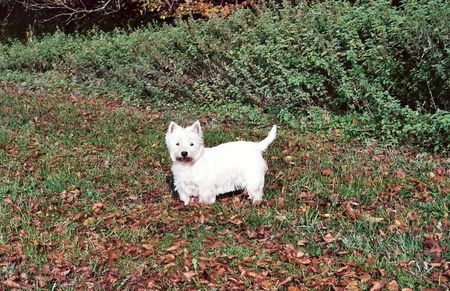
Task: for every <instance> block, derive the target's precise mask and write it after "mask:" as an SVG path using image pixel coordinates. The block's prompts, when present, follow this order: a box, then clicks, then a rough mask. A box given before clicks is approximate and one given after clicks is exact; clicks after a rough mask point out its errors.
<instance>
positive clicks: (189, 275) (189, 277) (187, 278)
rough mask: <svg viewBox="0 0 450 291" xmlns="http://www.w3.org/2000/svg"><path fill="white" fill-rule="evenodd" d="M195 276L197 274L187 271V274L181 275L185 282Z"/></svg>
mask: <svg viewBox="0 0 450 291" xmlns="http://www.w3.org/2000/svg"><path fill="white" fill-rule="evenodd" d="M196 275H197V273H195V272H194V271H189V272H184V273H183V276H184V277H185V278H186V280H188V281H191V280H192V278H193V277H194V276H196Z"/></svg>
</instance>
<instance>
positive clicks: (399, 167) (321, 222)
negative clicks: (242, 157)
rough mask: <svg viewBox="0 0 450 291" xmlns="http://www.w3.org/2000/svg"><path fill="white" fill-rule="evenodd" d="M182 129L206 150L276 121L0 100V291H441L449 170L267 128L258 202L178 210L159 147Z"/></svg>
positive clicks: (19, 96) (403, 155) (97, 103)
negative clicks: (190, 129)
mask: <svg viewBox="0 0 450 291" xmlns="http://www.w3.org/2000/svg"><path fill="white" fill-rule="evenodd" d="M197 118H199V119H200V121H201V122H202V123H203V125H204V131H205V142H206V144H207V145H209V146H213V145H217V144H219V143H221V142H225V141H232V140H237V139H245V140H256V141H257V140H260V139H262V138H264V137H265V135H266V133H267V131H268V130H269V129H270V127H271V125H272V124H273V123H277V121H276V120H275V119H274V118H273V117H271V116H269V115H266V114H264V113H262V112H259V111H258V110H256V109H251V108H248V107H245V106H234V105H214V106H203V107H202V106H193V105H191V104H182V105H169V104H164V103H161V102H159V103H154V104H147V105H140V106H136V105H131V104H123V103H121V102H118V101H107V100H105V99H103V98H100V97H97V98H90V97H84V96H75V95H71V96H66V95H61V96H58V95H47V94H44V93H39V92H34V93H33V92H27V91H24V90H21V89H20V88H16V87H10V88H6V89H4V90H3V91H1V92H0V164H1V167H0V283H1V284H2V285H3V286H2V288H4V287H9V288H36V289H39V288H45V289H48V288H52V289H53V288H64V289H67V288H81V289H85V288H95V289H103V288H107V289H109V288H129V289H131V288H149V289H167V288H172V289H208V290H211V289H213V288H217V289H243V288H260V289H269V290H271V289H282V288H285V289H287V290H300V289H302V288H306V289H309V288H313V287H316V288H318V289H324V288H325V289H327V288H339V287H346V288H347V289H371V288H372V289H374V290H377V289H381V288H386V289H389V290H395V289H399V288H413V289H420V288H435V289H442V290H445V288H447V287H448V281H449V279H450V267H449V260H450V255H449V247H450V240H449V236H450V233H449V229H450V227H449V226H450V221H449V217H448V212H449V208H450V195H449V192H450V177H449V176H450V166H449V165H450V161H449V159H448V157H443V156H436V155H432V154H428V153H419V152H417V151H414V149H407V148H403V147H386V146H382V145H379V144H378V143H377V142H372V143H361V142H358V143H356V142H352V141H349V140H344V139H343V138H342V137H341V135H340V133H339V132H336V131H335V132H309V131H308V130H299V129H297V130H294V129H291V128H290V127H289V126H288V125H285V124H279V126H280V128H279V135H278V137H277V139H276V141H275V142H274V143H273V144H272V145H271V147H270V148H269V150H268V151H267V152H266V153H265V157H266V159H267V161H268V164H269V172H268V174H267V185H266V189H265V196H264V198H263V200H264V201H263V203H261V204H259V205H253V204H252V203H250V202H249V201H248V199H247V197H246V193H245V192H244V193H238V194H234V195H226V196H225V197H223V198H221V199H219V200H218V201H217V203H215V204H214V205H211V206H207V205H199V204H198V203H194V204H192V205H189V206H187V207H185V206H184V205H183V204H182V203H181V202H180V201H179V199H178V197H177V196H176V194H175V193H173V191H172V187H171V180H172V178H171V172H170V160H169V156H168V153H167V150H166V148H165V144H164V134H165V131H166V128H167V126H168V123H169V121H170V120H174V121H177V122H179V123H180V124H184V125H188V124H190V123H191V122H193V121H194V120H195V119H197ZM302 128H304V127H302ZM306 128H307V126H306ZM1 284H0V286H1Z"/></svg>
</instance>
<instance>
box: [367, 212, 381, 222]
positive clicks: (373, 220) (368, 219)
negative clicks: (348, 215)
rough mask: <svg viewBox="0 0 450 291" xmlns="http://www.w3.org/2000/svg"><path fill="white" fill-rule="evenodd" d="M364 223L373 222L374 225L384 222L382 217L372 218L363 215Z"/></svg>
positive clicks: (368, 215)
mask: <svg viewBox="0 0 450 291" xmlns="http://www.w3.org/2000/svg"><path fill="white" fill-rule="evenodd" d="M362 217H363V218H364V219H365V220H366V221H368V222H374V223H379V222H382V221H383V220H384V218H383V217H373V216H371V215H370V214H368V213H367V214H363V216H362Z"/></svg>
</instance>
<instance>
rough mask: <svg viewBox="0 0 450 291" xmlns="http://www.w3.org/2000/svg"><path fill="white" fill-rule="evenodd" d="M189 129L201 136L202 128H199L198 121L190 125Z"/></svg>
mask: <svg viewBox="0 0 450 291" xmlns="http://www.w3.org/2000/svg"><path fill="white" fill-rule="evenodd" d="M191 129H192V131H193V132H195V133H198V134H200V135H201V134H202V127H201V126H200V121H198V120H197V121H196V122H194V124H192V125H191Z"/></svg>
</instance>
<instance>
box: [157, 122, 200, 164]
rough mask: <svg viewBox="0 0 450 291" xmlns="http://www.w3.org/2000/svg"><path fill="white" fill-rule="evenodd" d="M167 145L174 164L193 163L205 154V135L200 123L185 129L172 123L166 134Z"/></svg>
mask: <svg viewBox="0 0 450 291" xmlns="http://www.w3.org/2000/svg"><path fill="white" fill-rule="evenodd" d="M166 144H167V148H168V149H169V153H170V158H171V159H172V161H174V162H180V163H191V162H195V161H196V160H197V159H198V158H200V156H201V154H202V152H203V133H202V128H201V126H200V122H199V121H196V122H194V124H192V125H191V126H188V127H186V128H183V127H181V126H179V125H178V124H176V123H175V122H173V121H171V122H170V124H169V128H168V129H167V133H166Z"/></svg>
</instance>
